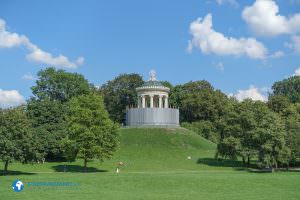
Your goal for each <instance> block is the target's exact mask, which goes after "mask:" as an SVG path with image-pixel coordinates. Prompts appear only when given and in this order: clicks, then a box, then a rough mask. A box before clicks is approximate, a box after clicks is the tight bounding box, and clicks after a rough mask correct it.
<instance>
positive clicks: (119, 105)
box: [100, 74, 144, 124]
mask: <svg viewBox="0 0 300 200" xmlns="http://www.w3.org/2000/svg"><path fill="white" fill-rule="evenodd" d="M143 83H144V81H143V79H142V77H141V76H140V75H139V74H121V75H119V76H117V77H116V78H114V79H113V80H111V81H108V82H107V83H106V84H104V85H102V86H101V88H100V92H101V94H102V95H103V97H104V103H105V106H106V109H107V111H108V113H109V116H110V118H111V119H112V120H113V121H114V122H117V123H123V124H124V123H125V111H126V106H129V105H136V104H137V93H136V90H135V89H136V88H137V87H139V86H141V85H142V84H143Z"/></svg>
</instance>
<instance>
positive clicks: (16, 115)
mask: <svg viewBox="0 0 300 200" xmlns="http://www.w3.org/2000/svg"><path fill="white" fill-rule="evenodd" d="M33 143H34V141H33V137H32V128H31V123H30V121H29V119H28V118H27V117H26V114H25V112H24V108H23V107H19V108H14V109H7V110H1V112H0V159H1V160H2V161H3V162H4V173H5V174H6V173H7V170H8V164H9V163H10V162H12V161H14V160H17V161H20V162H23V163H26V162H28V161H30V160H33V159H35V157H36V154H35V149H34V147H33Z"/></svg>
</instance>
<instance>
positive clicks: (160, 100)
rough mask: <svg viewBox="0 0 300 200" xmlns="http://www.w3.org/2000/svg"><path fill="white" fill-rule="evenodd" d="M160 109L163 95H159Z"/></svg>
mask: <svg viewBox="0 0 300 200" xmlns="http://www.w3.org/2000/svg"><path fill="white" fill-rule="evenodd" d="M158 107H159V108H162V96H161V95H159V106H158Z"/></svg>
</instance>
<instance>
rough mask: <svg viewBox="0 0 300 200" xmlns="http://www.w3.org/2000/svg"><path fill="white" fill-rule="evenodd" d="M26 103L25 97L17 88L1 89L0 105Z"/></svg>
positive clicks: (8, 105)
mask: <svg viewBox="0 0 300 200" xmlns="http://www.w3.org/2000/svg"><path fill="white" fill-rule="evenodd" d="M23 103H25V99H24V97H23V96H22V95H21V94H20V93H19V92H18V91H17V90H1V89H0V107H1V108H8V107H14V106H18V105H20V104H23Z"/></svg>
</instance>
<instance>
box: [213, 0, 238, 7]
mask: <svg viewBox="0 0 300 200" xmlns="http://www.w3.org/2000/svg"><path fill="white" fill-rule="evenodd" d="M216 2H217V4H218V5H223V4H226V3H228V4H230V5H232V6H234V7H238V6H239V4H238V2H237V1H236V0H216Z"/></svg>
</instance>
